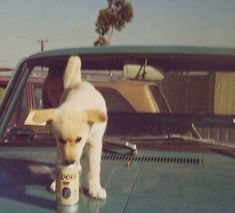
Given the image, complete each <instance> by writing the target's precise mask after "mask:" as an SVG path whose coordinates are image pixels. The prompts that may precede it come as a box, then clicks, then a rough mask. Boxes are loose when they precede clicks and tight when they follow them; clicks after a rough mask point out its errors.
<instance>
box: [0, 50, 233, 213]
mask: <svg viewBox="0 0 235 213" xmlns="http://www.w3.org/2000/svg"><path fill="white" fill-rule="evenodd" d="M71 55H79V56H80V58H81V60H82V72H84V73H89V75H90V76H94V75H93V74H95V75H96V76H97V75H98V76H102V75H104V73H105V75H106V77H107V76H108V78H105V81H109V82H114V83H115V81H117V80H118V81H126V82H130V83H131V82H133V81H141V82H146V84H149V83H150V81H154V85H155V84H156V85H157V87H152V92H153V94H155V98H156V103H158V108H159V109H162V110H159V111H157V112H149V111H148V112H144V111H141V112H136V111H135V110H133V109H132V108H127V107H125V106H123V108H122V109H123V110H120V108H118V107H115V109H118V110H109V114H108V117H109V120H108V126H107V130H106V133H105V137H104V140H103V153H102V164H101V183H102V186H104V187H105V188H106V191H107V199H106V200H96V199H92V198H90V197H89V195H88V193H87V188H86V175H85V174H86V155H85V154H84V156H83V157H82V159H81V164H82V174H81V184H80V200H79V207H78V210H77V212H108V213H109V212H180V213H181V212H235V202H234V200H235V181H234V180H235V107H234V106H235V98H234V94H235V86H234V82H235V49H224V48H205V47H176V46H175V47H174V46H173V47H169V46H167V47H164V46H107V47H87V48H85V47H84V48H73V49H60V50H51V51H45V52H41V53H37V54H34V55H31V56H29V57H27V58H25V59H23V60H22V61H21V62H20V63H19V64H18V66H17V68H16V71H15V72H14V75H13V76H12V78H11V80H10V82H9V83H8V85H7V88H6V91H5V95H4V97H3V99H2V102H1V106H0V121H1V122H0V210H1V212H35V213H36V212H43V213H46V212H48V213H49V212H56V211H57V209H56V202H55V194H53V193H52V192H50V190H49V186H50V183H51V181H52V174H53V170H54V166H55V162H56V148H55V147H56V142H55V138H54V136H53V134H52V132H51V130H50V128H48V127H47V126H33V125H31V126H25V125H24V121H25V119H26V117H27V115H28V113H29V111H30V109H32V108H34V107H35V106H37V107H38V108H47V107H50V106H49V105H48V102H46V101H48V96H47V95H48V94H47V87H43V88H42V90H40V91H41V92H37V93H35V94H37V100H38V101H39V102H40V104H37V105H30V104H28V103H29V102H28V99H29V95H30V92H26V91H30V90H27V85H29V84H27V82H29V81H31V80H32V77H34V76H35V75H37V74H40V75H41V76H43V79H44V80H43V81H46V79H47V76H48V74H49V73H50V72H55V74H56V75H55V79H54V81H53V86H55V88H54V90H53V93H52V97H54V98H55V97H57V96H59V95H60V94H61V92H62V91H61V89H60V87H59V86H58V85H60V82H61V79H60V76H62V73H63V71H64V68H65V65H66V62H67V60H68V58H69V57H70V56H71ZM127 65H128V66H129V67H132V68H137V69H130V70H129V72H131V74H130V73H129V74H128V75H127V74H126V72H127V71H126V67H127ZM148 72H151V75H149V73H148ZM153 72H156V73H157V74H156V75H155V73H153ZM107 73H108V74H107ZM89 75H88V76H86V79H87V80H89V79H90V76H89ZM154 76H155V77H154ZM156 76H157V77H156ZM30 79H31V80H30ZM101 81H104V79H103V78H102V79H101ZM41 83H42V84H43V85H44V83H45V82H42V81H41V80H40V85H41ZM47 86H48V85H47ZM57 86H58V87H57ZM155 88H158V90H156V89H155ZM126 91H127V92H128V90H126ZM158 93H161V95H160V96H159V95H157V94H158ZM46 94H47V95H46ZM133 95H134V94H133ZM135 95H136V94H135ZM124 97H125V96H124ZM158 97H161V98H158ZM106 98H109V96H107V97H106ZM139 98H140V96H139V97H138V96H136V99H139ZM122 101H123V103H126V100H125V98H123V99H122ZM138 101H141V100H138ZM46 103H47V104H46ZM112 103H113V105H114V104H115V102H112ZM143 104H144V102H143ZM126 109H130V110H126Z"/></svg>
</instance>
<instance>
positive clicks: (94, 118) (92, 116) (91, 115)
mask: <svg viewBox="0 0 235 213" xmlns="http://www.w3.org/2000/svg"><path fill="white" fill-rule="evenodd" d="M86 116H87V121H88V123H96V122H105V121H107V120H108V116H107V114H105V113H103V112H101V111H100V110H87V111H86Z"/></svg>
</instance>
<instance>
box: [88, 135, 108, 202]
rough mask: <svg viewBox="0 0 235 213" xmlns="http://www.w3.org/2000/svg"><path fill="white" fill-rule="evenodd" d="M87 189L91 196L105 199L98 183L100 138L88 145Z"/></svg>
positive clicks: (100, 152)
mask: <svg viewBox="0 0 235 213" xmlns="http://www.w3.org/2000/svg"><path fill="white" fill-rule="evenodd" d="M87 151H88V191H89V195H90V196H91V197H92V198H96V199H105V198H106V191H105V189H104V188H102V187H101V184H100V166H101V154H102V139H100V140H99V141H97V140H96V141H95V143H91V144H90V143H89V145H88V150H87Z"/></svg>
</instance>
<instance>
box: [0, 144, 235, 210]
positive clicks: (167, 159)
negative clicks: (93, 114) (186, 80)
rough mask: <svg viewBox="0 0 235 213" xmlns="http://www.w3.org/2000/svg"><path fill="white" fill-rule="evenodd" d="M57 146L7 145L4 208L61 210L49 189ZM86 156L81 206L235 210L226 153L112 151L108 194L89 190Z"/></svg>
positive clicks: (2, 160)
mask: <svg viewBox="0 0 235 213" xmlns="http://www.w3.org/2000/svg"><path fill="white" fill-rule="evenodd" d="M54 160H55V151H54V149H51V148H39V149H35V148H30V149H29V148H28V149H27V148H20V149H19V148H17V149H16V148H1V151H0V187H1V189H0V206H1V209H3V210H4V212H25V210H26V209H28V208H31V209H32V211H33V212H55V211H56V209H55V201H54V195H53V194H52V193H50V192H48V190H47V186H48V184H49V183H50V178H49V175H48V174H49V173H50V172H49V171H50V169H52V167H53V162H54ZM85 164H86V163H85V159H84V160H82V168H83V169H82V175H81V187H80V202H79V209H78V212H208V211H209V212H234V211H235V204H234V198H235V190H234V189H235V182H234V179H235V161H234V159H233V158H231V157H227V156H223V155H220V154H215V153H214V154H213V153H211V154H206V153H204V154H202V153H187V152H155V151H140V153H139V155H138V156H130V155H125V154H118V153H117V152H106V153H104V154H103V157H102V172H101V182H102V185H103V186H104V187H105V188H106V190H107V199H106V200H103V201H102V200H95V199H91V198H89V196H88V195H87V193H86V183H85V182H86V181H85V179H86V178H85V174H86V165H85Z"/></svg>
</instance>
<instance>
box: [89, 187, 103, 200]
mask: <svg viewBox="0 0 235 213" xmlns="http://www.w3.org/2000/svg"><path fill="white" fill-rule="evenodd" d="M89 195H90V196H91V197H92V198H95V199H102V200H104V199H106V196H107V194H106V191H105V189H103V188H102V187H99V188H93V189H90V190H89Z"/></svg>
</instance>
